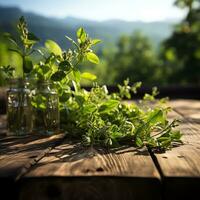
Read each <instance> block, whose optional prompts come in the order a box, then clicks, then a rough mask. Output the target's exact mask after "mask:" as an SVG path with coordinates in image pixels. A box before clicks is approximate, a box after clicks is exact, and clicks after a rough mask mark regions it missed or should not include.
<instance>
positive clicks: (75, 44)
mask: <svg viewBox="0 0 200 200" xmlns="http://www.w3.org/2000/svg"><path fill="white" fill-rule="evenodd" d="M65 38H67V39H68V40H69V41H70V42H71V43H72V44H73V45H74V46H75V47H76V48H77V49H78V50H79V49H80V47H79V46H78V44H77V43H76V42H75V41H74V40H73V39H72V38H70V37H68V36H67V35H65Z"/></svg>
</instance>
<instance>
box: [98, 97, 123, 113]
mask: <svg viewBox="0 0 200 200" xmlns="http://www.w3.org/2000/svg"><path fill="white" fill-rule="evenodd" d="M118 105H119V101H118V100H114V99H110V100H108V101H106V102H104V103H102V104H101V106H100V107H99V112H101V113H108V112H111V111H112V110H114V109H116V108H117V107H118Z"/></svg>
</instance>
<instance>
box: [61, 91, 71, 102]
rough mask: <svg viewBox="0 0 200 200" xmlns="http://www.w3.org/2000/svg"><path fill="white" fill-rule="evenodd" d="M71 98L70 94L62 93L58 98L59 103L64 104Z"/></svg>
mask: <svg viewBox="0 0 200 200" xmlns="http://www.w3.org/2000/svg"><path fill="white" fill-rule="evenodd" d="M70 97H71V93H69V92H66V91H64V92H63V94H62V96H61V97H60V102H66V101H67V100H68V99H69V98H70Z"/></svg>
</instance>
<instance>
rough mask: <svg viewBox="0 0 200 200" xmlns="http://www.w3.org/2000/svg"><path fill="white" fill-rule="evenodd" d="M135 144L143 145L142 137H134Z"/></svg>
mask: <svg viewBox="0 0 200 200" xmlns="http://www.w3.org/2000/svg"><path fill="white" fill-rule="evenodd" d="M135 144H136V146H137V147H142V146H143V145H144V144H143V142H142V139H141V138H139V137H136V139H135Z"/></svg>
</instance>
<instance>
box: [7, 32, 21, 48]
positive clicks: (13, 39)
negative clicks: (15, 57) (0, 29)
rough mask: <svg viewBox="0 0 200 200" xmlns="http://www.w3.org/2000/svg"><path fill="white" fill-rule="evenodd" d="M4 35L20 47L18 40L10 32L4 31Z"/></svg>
mask: <svg viewBox="0 0 200 200" xmlns="http://www.w3.org/2000/svg"><path fill="white" fill-rule="evenodd" d="M4 36H5V37H6V38H7V39H8V40H9V41H10V42H12V43H13V44H14V45H15V46H16V47H17V48H18V44H17V41H16V40H15V38H14V37H13V36H12V35H11V34H10V33H4Z"/></svg>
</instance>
